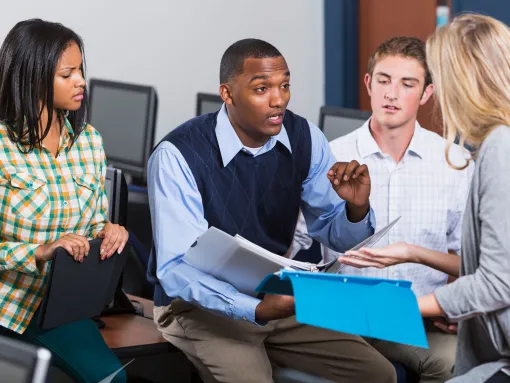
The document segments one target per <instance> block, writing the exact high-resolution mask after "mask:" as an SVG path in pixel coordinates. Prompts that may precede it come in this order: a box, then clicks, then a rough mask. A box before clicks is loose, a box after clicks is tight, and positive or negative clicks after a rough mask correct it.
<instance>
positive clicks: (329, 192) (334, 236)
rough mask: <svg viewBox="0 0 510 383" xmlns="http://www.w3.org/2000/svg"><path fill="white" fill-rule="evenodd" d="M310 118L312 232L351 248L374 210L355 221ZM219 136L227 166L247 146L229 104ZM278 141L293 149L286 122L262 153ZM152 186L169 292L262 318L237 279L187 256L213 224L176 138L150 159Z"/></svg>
mask: <svg viewBox="0 0 510 383" xmlns="http://www.w3.org/2000/svg"><path fill="white" fill-rule="evenodd" d="M308 124H309V125H310V132H311V140H312V153H311V163H310V171H309V174H308V177H307V179H306V180H305V181H304V183H303V192H302V197H301V199H302V202H301V209H302V211H303V214H304V216H305V219H306V222H307V226H308V232H309V234H310V236H312V237H313V238H315V239H317V240H318V241H319V242H322V243H324V244H325V245H326V246H328V247H331V248H334V249H335V250H337V251H345V250H347V249H349V248H351V247H353V246H354V245H355V244H357V243H359V242H361V241H362V240H363V239H365V238H366V237H368V236H369V235H371V234H372V233H373V231H374V227H375V217H374V213H373V211H372V210H370V212H369V213H368V214H367V216H366V217H365V218H364V219H363V220H362V221H360V222H358V223H351V222H349V220H348V219H347V216H346V211H345V201H343V200H342V199H340V198H339V197H338V195H337V193H336V192H335V191H334V190H333V188H332V187H331V183H330V181H329V180H328V178H327V176H326V174H327V172H328V170H329V169H330V168H331V166H333V164H334V163H335V162H336V161H335V158H334V157H333V155H332V154H331V152H330V149H329V145H328V142H327V140H326V138H325V137H324V135H323V134H322V132H321V131H320V129H319V128H317V127H316V126H315V125H313V124H312V123H310V122H309V123H308ZM216 138H217V140H218V145H219V149H220V153H221V158H222V161H223V166H227V165H228V163H229V162H230V161H231V160H232V159H233V158H234V157H235V155H236V154H237V153H238V152H239V151H240V150H244V151H247V150H246V148H244V146H243V144H242V143H241V140H240V139H239V137H238V136H237V134H236V133H235V131H234V129H233V127H232V125H231V124H230V121H229V118H228V115H227V112H226V109H225V105H223V107H222V108H221V110H220V112H219V114H218V119H217V125H216ZM277 141H280V142H281V143H282V144H283V145H284V146H285V147H286V148H287V149H288V150H289V152H291V146H290V142H289V137H288V135H287V131H286V130H285V127H282V130H281V132H280V133H279V134H278V135H276V136H274V137H271V138H270V139H269V140H268V142H267V143H266V144H265V145H264V146H263V147H262V148H261V149H260V150H259V151H258V152H257V153H256V156H259V155H262V154H264V153H266V152H268V151H270V150H272V149H273V148H274V146H275V145H276V142H277ZM247 152H249V151H247ZM148 189H149V203H150V209H151V217H152V229H153V238H154V243H155V246H156V253H157V270H156V275H157V277H158V280H159V281H160V283H161V286H162V287H163V290H164V291H165V293H166V294H167V295H168V296H169V297H175V298H180V299H183V300H185V301H187V302H190V303H194V304H197V305H199V306H201V307H202V308H204V309H207V310H210V311H213V312H216V313H219V314H222V315H226V316H227V317H230V318H232V319H236V320H241V319H242V320H247V321H249V322H252V323H256V322H255V307H256V306H257V305H258V304H259V303H260V300H259V299H257V298H253V297H251V296H248V295H245V294H241V293H240V292H239V291H237V290H236V289H235V288H234V287H233V286H232V285H230V284H228V283H225V282H222V281H220V280H218V279H216V278H214V277H213V276H211V275H208V274H205V273H203V272H201V271H199V270H198V269H196V268H194V267H192V266H190V265H189V264H187V263H186V262H184V261H183V259H182V257H183V255H184V253H186V251H187V250H188V249H189V248H190V247H191V245H192V244H193V243H194V242H195V241H196V239H197V238H198V237H199V236H200V235H201V234H203V233H204V232H205V231H206V230H207V229H208V227H209V225H208V223H207V221H206V220H205V217H204V209H203V205H202V197H201V195H200V192H199V190H198V187H197V184H196V182H195V178H194V176H193V173H192V172H191V169H190V168H189V166H188V164H187V163H186V160H185V159H184V157H183V156H182V154H181V153H180V152H179V150H178V149H177V148H176V147H175V146H174V145H173V144H171V143H170V142H167V141H165V142H162V143H161V144H160V145H159V146H158V148H157V149H156V150H155V151H154V153H153V154H152V156H151V158H150V159H149V169H148ZM219 229H221V228H219ZM204 257H207V254H204Z"/></svg>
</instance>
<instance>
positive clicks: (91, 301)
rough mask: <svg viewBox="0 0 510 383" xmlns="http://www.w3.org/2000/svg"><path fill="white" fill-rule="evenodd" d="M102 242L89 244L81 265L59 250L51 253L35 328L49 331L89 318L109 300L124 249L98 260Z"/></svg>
mask: <svg viewBox="0 0 510 383" xmlns="http://www.w3.org/2000/svg"><path fill="white" fill-rule="evenodd" d="M101 242H102V239H94V240H91V241H89V243H90V251H89V254H88V256H86V257H85V258H84V259H83V262H81V263H80V262H76V261H75V260H74V258H73V257H72V256H71V255H70V254H69V253H68V252H67V251H66V250H65V249H63V248H58V249H57V250H55V253H54V255H55V256H54V258H53V260H52V261H51V266H50V270H49V273H48V276H47V278H48V280H47V283H46V291H45V294H44V297H43V301H42V303H41V306H40V308H39V310H40V312H39V322H38V323H39V327H41V328H43V329H51V328H54V327H57V326H60V325H63V324H67V323H71V322H75V321H78V320H82V319H87V318H92V317H94V316H97V315H99V314H100V313H101V311H102V310H103V309H104V308H105V306H106V305H108V304H110V302H112V301H113V299H114V295H115V292H116V289H117V286H118V282H119V278H120V275H121V273H122V269H123V268H124V265H125V263H126V259H127V253H128V250H129V249H128V246H129V243H126V246H125V247H124V250H123V251H122V254H118V253H115V254H114V255H113V256H112V257H110V258H109V259H105V260H104V261H102V260H101V256H100V246H101Z"/></svg>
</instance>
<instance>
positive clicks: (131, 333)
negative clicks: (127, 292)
mask: <svg viewBox="0 0 510 383" xmlns="http://www.w3.org/2000/svg"><path fill="white" fill-rule="evenodd" d="M128 297H129V299H134V300H137V301H139V302H140V303H142V304H143V305H144V314H145V315H149V314H150V316H151V317H152V307H153V306H154V304H153V302H152V301H150V300H147V299H143V298H140V297H135V296H132V295H131V296H128ZM101 320H102V321H103V322H105V325H106V326H105V328H103V329H101V330H100V331H101V334H102V335H103V338H104V340H105V342H106V344H107V345H108V347H110V348H111V349H112V350H113V352H115V355H117V357H119V358H133V357H136V356H142V355H155V354H165V353H170V352H180V351H179V350H178V349H177V348H176V347H174V346H173V345H172V344H170V343H169V342H167V341H166V340H165V338H163V336H162V335H161V333H160V332H159V330H158V329H157V328H156V325H155V324H154V322H153V321H152V319H151V318H145V317H141V316H138V315H134V314H118V315H107V316H102V317H101Z"/></svg>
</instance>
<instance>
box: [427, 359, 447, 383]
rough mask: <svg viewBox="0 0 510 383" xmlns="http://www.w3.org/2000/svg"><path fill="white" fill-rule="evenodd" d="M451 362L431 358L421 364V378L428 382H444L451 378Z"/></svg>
mask: <svg viewBox="0 0 510 383" xmlns="http://www.w3.org/2000/svg"><path fill="white" fill-rule="evenodd" d="M452 370H453V361H451V360H448V358H441V357H437V356H436V357H434V356H431V357H430V358H428V359H427V360H425V361H424V363H423V370H422V371H421V377H422V378H427V379H428V380H430V381H437V382H445V381H447V380H449V379H451V378H452V377H453V371H452Z"/></svg>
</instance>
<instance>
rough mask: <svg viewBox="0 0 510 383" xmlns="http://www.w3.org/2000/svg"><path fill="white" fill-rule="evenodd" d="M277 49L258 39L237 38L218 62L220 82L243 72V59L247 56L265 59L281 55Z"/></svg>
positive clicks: (222, 82)
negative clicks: (219, 62)
mask: <svg viewBox="0 0 510 383" xmlns="http://www.w3.org/2000/svg"><path fill="white" fill-rule="evenodd" d="M281 56H282V54H281V53H280V51H279V50H278V49H276V48H275V47H274V46H272V45H271V44H269V43H268V42H266V41H263V40H259V39H244V40H239V41H237V42H235V43H234V44H232V45H231V46H229V47H228V48H227V50H226V51H225V53H223V57H222V58H221V64H220V84H225V83H227V82H229V81H230V80H232V79H233V78H234V77H236V76H237V75H239V74H241V73H242V72H243V66H244V60H246V59H248V58H256V59H265V58H268V57H281Z"/></svg>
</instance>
